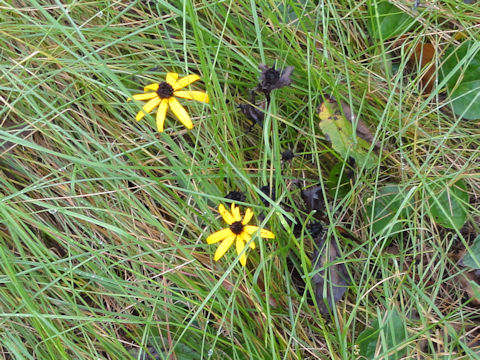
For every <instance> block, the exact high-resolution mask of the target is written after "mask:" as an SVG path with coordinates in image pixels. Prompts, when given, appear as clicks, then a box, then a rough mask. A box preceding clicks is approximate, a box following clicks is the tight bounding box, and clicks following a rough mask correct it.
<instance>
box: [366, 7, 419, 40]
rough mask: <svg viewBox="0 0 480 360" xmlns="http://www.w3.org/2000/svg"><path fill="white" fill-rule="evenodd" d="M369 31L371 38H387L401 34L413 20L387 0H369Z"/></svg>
mask: <svg viewBox="0 0 480 360" xmlns="http://www.w3.org/2000/svg"><path fill="white" fill-rule="evenodd" d="M368 9H369V12H370V21H369V26H368V28H369V31H370V34H371V35H372V37H373V38H375V39H383V40H387V39H390V38H393V37H395V36H397V35H400V34H403V33H404V32H405V31H406V30H407V29H408V28H409V27H410V26H411V25H412V24H413V23H414V22H415V19H414V18H412V17H411V16H410V15H408V14H407V13H404V12H403V11H402V10H400V9H399V8H398V7H396V6H395V5H393V4H390V3H389V2H388V1H380V2H376V1H370V2H369V5H368Z"/></svg>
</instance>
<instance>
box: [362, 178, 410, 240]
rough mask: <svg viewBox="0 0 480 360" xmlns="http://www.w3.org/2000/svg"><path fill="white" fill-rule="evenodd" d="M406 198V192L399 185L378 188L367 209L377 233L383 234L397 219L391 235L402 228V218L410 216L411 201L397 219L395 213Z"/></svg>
mask: <svg viewBox="0 0 480 360" xmlns="http://www.w3.org/2000/svg"><path fill="white" fill-rule="evenodd" d="M404 199H405V194H404V192H403V191H402V189H401V188H400V187H399V186H398V185H386V186H384V187H382V188H380V189H379V190H378V192H377V194H376V196H375V198H374V200H372V201H370V202H367V205H366V206H365V210H366V214H367V217H368V219H369V221H370V222H371V223H372V229H373V231H374V232H375V234H377V235H380V234H382V233H383V232H384V229H385V228H386V227H387V226H388V225H390V224H391V223H392V221H395V224H394V225H393V226H392V229H391V231H390V234H391V235H390V236H393V235H395V234H396V233H398V232H399V231H400V230H401V229H402V224H401V220H402V219H407V218H408V216H409V213H410V211H411V201H409V202H408V204H407V206H404V207H403V209H402V210H401V211H400V213H399V214H398V217H397V219H395V215H396V214H397V211H398V209H399V208H400V207H401V206H402V203H403V202H404Z"/></svg>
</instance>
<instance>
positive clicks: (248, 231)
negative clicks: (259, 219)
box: [243, 225, 258, 235]
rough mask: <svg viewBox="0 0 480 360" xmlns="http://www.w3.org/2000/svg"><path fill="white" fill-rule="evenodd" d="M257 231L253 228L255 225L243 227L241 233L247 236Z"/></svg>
mask: <svg viewBox="0 0 480 360" xmlns="http://www.w3.org/2000/svg"><path fill="white" fill-rule="evenodd" d="M257 230H258V226H255V225H245V226H244V227H243V231H245V232H246V233H247V234H248V235H252V234H253V233H254V232H255V231H257Z"/></svg>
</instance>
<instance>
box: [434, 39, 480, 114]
mask: <svg viewBox="0 0 480 360" xmlns="http://www.w3.org/2000/svg"><path fill="white" fill-rule="evenodd" d="M442 59H443V62H442V66H441V68H440V74H439V76H440V80H441V81H442V80H444V79H447V83H446V84H447V90H448V92H449V94H450V98H451V99H452V103H451V106H452V109H453V111H454V113H455V114H457V115H462V114H463V112H464V111H465V110H466V113H465V114H464V115H463V117H464V118H465V119H470V120H476V119H480V110H479V109H480V44H479V43H478V42H477V41H473V40H468V41H465V42H464V43H463V44H462V45H460V46H459V47H456V48H455V47H453V46H451V47H450V48H448V49H447V50H446V51H445V55H444V56H443V58H442Z"/></svg>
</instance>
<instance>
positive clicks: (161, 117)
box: [157, 99, 168, 132]
mask: <svg viewBox="0 0 480 360" xmlns="http://www.w3.org/2000/svg"><path fill="white" fill-rule="evenodd" d="M167 109H168V100H166V99H162V102H161V103H160V106H159V107H158V112H157V129H158V131H159V132H163V124H164V123H165V116H167Z"/></svg>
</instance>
